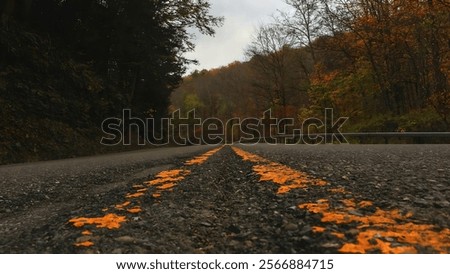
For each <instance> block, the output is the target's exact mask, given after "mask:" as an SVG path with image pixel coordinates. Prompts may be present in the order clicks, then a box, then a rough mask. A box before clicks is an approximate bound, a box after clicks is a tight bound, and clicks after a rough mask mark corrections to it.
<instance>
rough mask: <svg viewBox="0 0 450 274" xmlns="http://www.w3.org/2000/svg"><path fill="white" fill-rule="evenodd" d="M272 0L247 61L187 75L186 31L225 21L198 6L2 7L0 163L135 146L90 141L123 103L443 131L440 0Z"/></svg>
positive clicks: (446, 100) (142, 1)
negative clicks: (269, 16)
mask: <svg viewBox="0 0 450 274" xmlns="http://www.w3.org/2000/svg"><path fill="white" fill-rule="evenodd" d="M280 1H285V2H286V3H287V4H288V5H289V6H290V7H292V9H291V10H290V11H286V12H282V11H278V12H277V13H275V14H274V16H273V22H271V23H270V24H266V25H261V26H260V27H259V28H258V29H257V31H256V32H255V33H254V35H253V40H252V42H251V43H250V44H249V45H248V47H247V48H246V50H245V56H246V61H242V62H234V63H232V64H229V65H227V66H225V67H221V68H217V69H212V70H209V71H208V70H202V71H195V72H193V73H191V74H190V75H188V76H185V74H186V69H187V67H188V66H189V65H190V64H193V63H195V62H196V61H195V60H188V59H186V57H185V53H187V52H189V51H192V50H193V49H194V48H195V44H194V42H193V41H194V40H193V36H192V34H191V33H192V32H193V30H198V31H199V32H200V33H202V34H203V35H214V33H215V31H216V30H218V28H219V27H220V26H221V25H222V22H223V19H224V18H221V17H217V16H214V15H211V12H210V10H211V4H210V2H209V1H207V0H40V1H33V0H2V1H1V2H0V115H1V117H2V119H1V120H0V163H1V164H5V163H17V162H27V161H37V160H49V159H58V158H67V157H76V156H83V155H92V154H98V153H105V152H113V151H117V150H123V149H127V150H128V149H134V148H136V147H133V146H128V147H126V146H115V147H110V146H102V145H100V139H101V138H102V131H101V125H102V121H104V120H105V119H107V118H109V117H121V115H122V112H123V110H124V109H130V110H132V113H133V115H134V116H136V117H142V118H154V119H160V118H165V117H169V116H170V113H171V112H173V111H175V110H177V109H181V110H182V111H183V112H185V113H186V112H188V111H190V110H191V109H196V113H197V115H198V116H200V117H201V118H209V117H215V118H219V119H222V120H228V119H230V118H247V117H256V118H260V117H261V116H262V114H263V112H264V111H266V110H269V109H270V110H271V111H272V113H273V114H274V115H275V116H276V117H278V118H287V117H288V118H294V119H295V121H297V122H298V123H299V124H300V123H301V121H303V120H304V119H306V118H309V117H317V118H321V117H322V116H323V113H324V109H325V108H332V109H333V110H334V114H335V115H336V116H345V117H350V120H349V122H348V123H347V124H346V125H345V126H346V127H345V129H344V130H345V131H347V132H369V131H384V132H397V131H449V129H450V124H449V123H450V92H449V70H450V69H449V68H450V58H449V54H450V52H449V47H450V38H449V33H450V5H449V3H448V1H446V0H319V1H317V0H280ZM274 12H275V11H274ZM225 20H226V18H225ZM223 54H226V53H223ZM149 130H153V131H156V130H157V129H149ZM127 134H128V133H127ZM127 134H125V135H127ZM130 134H131V135H132V134H133V132H129V134H128V135H127V136H131V135H130Z"/></svg>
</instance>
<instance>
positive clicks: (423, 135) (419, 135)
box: [262, 132, 450, 143]
mask: <svg viewBox="0 0 450 274" xmlns="http://www.w3.org/2000/svg"><path fill="white" fill-rule="evenodd" d="M340 135H342V136H344V137H345V138H357V139H359V140H360V142H362V141H364V140H366V139H368V138H383V139H384V141H385V143H388V140H389V139H390V138H415V139H419V140H423V139H429V138H444V139H447V138H448V139H449V141H450V132H350V133H348V132H347V133H344V132H343V133H311V134H279V135H276V136H273V137H272V138H274V139H276V140H277V141H279V142H281V143H285V142H286V140H296V139H297V140H301V139H303V138H308V139H309V140H311V139H315V138H318V137H322V138H325V137H331V138H334V137H333V136H336V137H339V136H340ZM262 139H264V138H262Z"/></svg>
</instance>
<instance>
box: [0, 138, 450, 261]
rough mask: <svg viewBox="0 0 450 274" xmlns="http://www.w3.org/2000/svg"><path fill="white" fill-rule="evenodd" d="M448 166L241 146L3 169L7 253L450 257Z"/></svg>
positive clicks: (356, 152) (348, 149)
mask: <svg viewBox="0 0 450 274" xmlns="http://www.w3.org/2000/svg"><path fill="white" fill-rule="evenodd" d="M207 152H209V153H207ZM205 153H207V154H205ZM197 156H201V157H197ZM449 159H450V145H322V146H304V145H296V146H282V145H278V146H271V145H255V146H243V145H237V146H225V147H208V146H191V147H180V148H161V149H153V150H148V151H139V152H131V153H122V154H115V155H106V156H100V157H86V158H79V159H68V160H62V161H51V162H41V163H34V164H19V165H10V166H1V167H0V253H449V251H450V230H449V228H450V168H449V165H448V161H449Z"/></svg>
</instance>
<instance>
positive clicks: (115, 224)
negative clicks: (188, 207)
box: [69, 147, 222, 247]
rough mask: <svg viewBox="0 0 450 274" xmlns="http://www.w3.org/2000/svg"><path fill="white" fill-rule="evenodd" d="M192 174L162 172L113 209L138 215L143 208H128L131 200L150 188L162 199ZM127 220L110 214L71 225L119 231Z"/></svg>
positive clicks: (199, 159)
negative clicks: (93, 226) (164, 193)
mask: <svg viewBox="0 0 450 274" xmlns="http://www.w3.org/2000/svg"><path fill="white" fill-rule="evenodd" d="M220 149H222V147H221V148H217V149H214V150H211V151H209V152H207V153H205V154H203V155H201V156H199V157H195V158H194V159H192V160H191V161H188V162H186V165H187V166H190V165H197V164H202V163H204V162H205V161H206V160H207V159H208V158H209V157H211V156H212V155H213V154H215V153H216V152H218V151H219V150H220ZM189 174H191V171H190V170H188V169H185V168H184V169H174V170H167V171H162V172H160V173H158V174H157V175H156V176H155V179H154V180H151V181H148V182H145V183H144V184H136V185H133V188H134V189H135V192H134V193H128V194H127V195H126V196H125V197H126V198H127V199H128V200H127V201H125V202H123V203H122V204H118V205H115V206H114V207H113V208H115V209H116V210H126V212H128V213H130V214H138V213H140V212H142V208H141V207H140V206H134V207H132V208H128V207H129V206H130V205H131V204H132V201H130V200H131V199H135V198H139V197H142V196H144V195H145V193H146V192H147V191H148V190H149V189H150V188H152V187H153V188H156V192H155V193H153V194H152V197H153V198H160V197H161V194H162V192H164V191H172V190H173V188H174V187H175V186H176V185H177V184H176V183H178V182H180V181H182V180H184V179H185V177H186V176H187V175H189ZM108 210H109V209H108V208H105V209H103V211H108ZM126 221H127V219H126V217H125V216H118V215H116V214H108V215H105V216H104V217H97V218H85V217H81V218H73V219H71V220H69V223H72V224H73V226H75V227H78V228H80V227H83V226H85V225H96V227H97V228H108V229H118V228H120V227H121V224H122V223H123V222H126ZM82 235H85V236H88V235H92V232H90V231H88V230H85V231H83V232H82ZM92 245H94V243H92V242H91V241H87V242H84V243H76V244H75V246H78V247H89V246H92Z"/></svg>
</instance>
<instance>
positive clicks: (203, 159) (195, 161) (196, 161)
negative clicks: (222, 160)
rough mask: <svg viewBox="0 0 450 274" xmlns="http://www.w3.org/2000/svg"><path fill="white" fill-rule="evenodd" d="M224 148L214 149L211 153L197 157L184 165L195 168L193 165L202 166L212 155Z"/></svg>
mask: <svg viewBox="0 0 450 274" xmlns="http://www.w3.org/2000/svg"><path fill="white" fill-rule="evenodd" d="M222 148H223V147H219V148H216V149H213V150H211V151H208V152H206V153H205V154H203V155H200V156H198V157H195V158H194V159H192V160H189V161H187V162H186V163H184V164H185V165H186V166H193V165H201V164H203V163H204V162H206V161H207V160H208V159H209V157H211V156H212V155H214V154H215V153H217V152H218V151H219V150H221V149H222Z"/></svg>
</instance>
